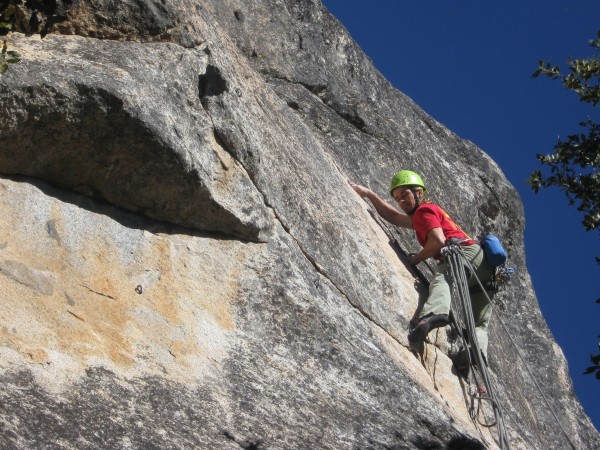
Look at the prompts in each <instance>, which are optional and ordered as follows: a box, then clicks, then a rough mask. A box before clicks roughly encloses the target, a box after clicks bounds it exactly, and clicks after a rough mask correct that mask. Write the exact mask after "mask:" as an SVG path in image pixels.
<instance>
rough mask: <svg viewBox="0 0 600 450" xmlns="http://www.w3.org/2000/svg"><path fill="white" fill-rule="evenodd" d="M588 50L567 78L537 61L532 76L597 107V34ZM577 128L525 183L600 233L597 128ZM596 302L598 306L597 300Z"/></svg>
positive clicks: (595, 368) (589, 123)
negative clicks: (550, 193) (554, 196)
mask: <svg viewBox="0 0 600 450" xmlns="http://www.w3.org/2000/svg"><path fill="white" fill-rule="evenodd" d="M590 46H591V47H592V48H593V49H594V52H595V55H594V56H592V57H590V58H586V59H573V58H569V60H568V64H569V73H568V74H566V75H565V74H563V73H562V72H561V70H560V68H559V67H558V66H553V65H552V64H551V63H549V62H544V61H540V62H539V65H538V68H537V70H536V71H535V72H534V73H533V75H532V76H533V77H534V78H536V77H538V76H540V75H546V76H548V77H550V78H552V79H553V80H557V79H558V80H561V81H562V84H563V86H564V87H565V88H566V89H569V90H571V91H574V92H575V93H576V94H577V95H578V96H579V100H580V101H582V102H584V103H589V104H590V105H592V106H594V107H595V106H597V105H598V103H600V52H599V51H600V31H598V32H597V33H596V39H595V40H591V41H590ZM579 125H580V126H581V127H582V128H583V129H584V130H583V131H582V132H580V133H577V134H572V135H569V136H567V139H566V140H561V139H560V138H559V139H558V142H557V143H556V145H555V146H554V153H551V154H547V155H541V154H538V155H537V159H538V160H539V161H540V162H541V163H542V166H544V165H545V166H548V167H549V169H550V173H549V174H543V173H542V171H541V170H534V171H533V172H532V174H531V178H530V179H529V180H527V181H528V182H529V183H530V184H531V187H532V188H533V190H534V192H536V193H537V192H538V191H539V189H540V188H541V187H544V188H545V187H550V186H556V187H558V188H559V189H560V190H562V191H563V192H564V193H565V195H566V196H567V199H568V201H569V204H570V205H574V204H576V203H578V204H577V210H578V211H581V212H582V213H583V226H584V228H585V229H586V230H587V231H589V230H593V229H596V230H598V231H600V174H599V173H598V167H599V166H600V124H598V123H597V122H595V121H594V120H592V119H591V118H589V117H588V118H587V119H586V120H584V121H582V122H580V123H579ZM596 262H597V263H599V264H600V258H596ZM596 302H597V303H600V299H598V300H597V301H596ZM599 337H600V336H599ZM598 350H600V343H599V344H598ZM590 360H591V363H592V365H591V366H590V367H588V368H587V369H586V370H585V371H584V372H583V373H584V374H592V373H594V374H595V377H596V379H598V380H600V354H597V355H594V354H592V355H590Z"/></svg>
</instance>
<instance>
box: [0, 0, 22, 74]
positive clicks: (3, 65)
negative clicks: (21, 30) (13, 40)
mask: <svg viewBox="0 0 600 450" xmlns="http://www.w3.org/2000/svg"><path fill="white" fill-rule="evenodd" d="M16 18H17V6H16V4H15V2H14V1H12V0H2V1H0V39H1V40H2V50H0V74H2V73H4V72H6V71H7V70H8V65H9V64H15V63H18V62H19V61H20V60H21V57H20V55H19V54H18V53H17V52H15V51H14V50H8V41H7V39H6V37H7V35H8V34H9V33H10V32H11V31H12V29H13V26H14V23H15V20H16Z"/></svg>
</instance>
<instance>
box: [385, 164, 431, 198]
mask: <svg viewBox="0 0 600 450" xmlns="http://www.w3.org/2000/svg"><path fill="white" fill-rule="evenodd" d="M401 186H407V187H409V186H418V187H420V188H423V194H427V189H426V188H425V184H424V183H423V180H422V179H421V177H420V176H419V174H418V173H416V172H413V171H412V170H401V171H400V172H398V173H397V174H396V175H394V176H393V177H392V181H390V195H393V194H392V192H393V191H394V189H396V188H397V187H401Z"/></svg>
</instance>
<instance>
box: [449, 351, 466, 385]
mask: <svg viewBox="0 0 600 450" xmlns="http://www.w3.org/2000/svg"><path fill="white" fill-rule="evenodd" d="M450 358H451V359H452V363H453V364H454V370H456V374H457V375H458V376H459V377H461V378H464V379H467V378H468V377H469V369H470V367H469V355H468V354H467V350H466V349H464V348H463V349H461V350H460V351H459V352H458V353H456V354H454V355H452V356H451V357H450Z"/></svg>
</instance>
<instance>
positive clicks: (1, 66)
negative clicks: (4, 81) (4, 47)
mask: <svg viewBox="0 0 600 450" xmlns="http://www.w3.org/2000/svg"><path fill="white" fill-rule="evenodd" d="M7 70H8V64H5V63H0V73H6V71H7Z"/></svg>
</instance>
